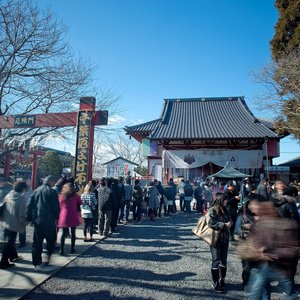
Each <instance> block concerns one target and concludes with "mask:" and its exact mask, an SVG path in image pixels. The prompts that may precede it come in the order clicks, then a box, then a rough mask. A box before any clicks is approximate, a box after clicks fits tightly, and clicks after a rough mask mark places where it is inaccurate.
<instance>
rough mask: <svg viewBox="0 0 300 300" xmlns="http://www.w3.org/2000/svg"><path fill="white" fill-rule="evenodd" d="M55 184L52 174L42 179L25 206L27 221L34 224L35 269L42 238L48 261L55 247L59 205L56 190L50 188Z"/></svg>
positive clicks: (40, 257)
mask: <svg viewBox="0 0 300 300" xmlns="http://www.w3.org/2000/svg"><path fill="white" fill-rule="evenodd" d="M54 184H55V179H54V177H53V176H51V175H50V176H47V177H46V178H44V179H43V185H42V186H40V187H38V188H37V189H36V190H35V191H34V192H33V194H32V196H31V198H30V200H29V203H28V207H27V217H26V219H27V221H29V222H32V223H33V224H34V233H33V244H32V264H33V265H34V266H35V271H39V270H40V269H42V268H43V266H42V252H43V240H44V239H46V242H47V252H48V262H47V263H49V261H50V257H51V255H52V253H53V251H54V248H55V242H56V223H57V221H58V218H59V213H60V206H59V202H58V196H57V192H56V191H55V190H54V189H53V188H52V187H53V186H54Z"/></svg>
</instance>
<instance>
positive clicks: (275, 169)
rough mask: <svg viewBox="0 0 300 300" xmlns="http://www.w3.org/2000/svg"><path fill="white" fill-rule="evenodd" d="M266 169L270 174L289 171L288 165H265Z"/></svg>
mask: <svg viewBox="0 0 300 300" xmlns="http://www.w3.org/2000/svg"><path fill="white" fill-rule="evenodd" d="M266 170H267V171H269V173H272V174H278V173H289V172H290V167H289V166H268V167H266Z"/></svg>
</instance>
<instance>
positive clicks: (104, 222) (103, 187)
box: [98, 178, 113, 236]
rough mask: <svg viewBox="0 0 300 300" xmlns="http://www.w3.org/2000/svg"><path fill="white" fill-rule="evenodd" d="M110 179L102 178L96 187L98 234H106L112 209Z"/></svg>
mask: <svg viewBox="0 0 300 300" xmlns="http://www.w3.org/2000/svg"><path fill="white" fill-rule="evenodd" d="M111 185H112V179H109V178H108V179H105V178H102V179H101V180H100V186H99V188H98V207H99V213H98V216H99V234H100V235H105V236H107V235H108V233H109V227H110V225H111V217H112V210H113V198H112V197H113V195H112V188H111Z"/></svg>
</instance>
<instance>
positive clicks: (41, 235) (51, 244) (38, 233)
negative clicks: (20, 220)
mask: <svg viewBox="0 0 300 300" xmlns="http://www.w3.org/2000/svg"><path fill="white" fill-rule="evenodd" d="M44 239H46V242H47V253H48V257H49V258H50V256H51V254H52V253H53V251H54V248H55V242H56V227H55V224H53V225H52V226H51V225H50V224H49V225H48V226H45V225H44V226H41V225H39V224H34V233H33V243H32V264H33V265H34V266H37V265H40V264H41V263H42V252H43V241H44Z"/></svg>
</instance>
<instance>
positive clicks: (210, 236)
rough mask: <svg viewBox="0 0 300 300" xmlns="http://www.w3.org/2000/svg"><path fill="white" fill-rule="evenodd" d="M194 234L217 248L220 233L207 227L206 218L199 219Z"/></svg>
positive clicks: (193, 230)
mask: <svg viewBox="0 0 300 300" xmlns="http://www.w3.org/2000/svg"><path fill="white" fill-rule="evenodd" d="M192 232H193V233H194V234H195V235H196V236H197V237H199V238H200V239H202V240H203V241H204V242H206V243H207V244H208V245H209V246H215V245H216V244H217V241H218V239H219V231H217V230H214V229H212V228H210V227H209V226H208V225H207V222H206V217H205V216H202V217H200V218H199V220H198V223H197V225H196V226H195V227H194V228H193V229H192Z"/></svg>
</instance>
